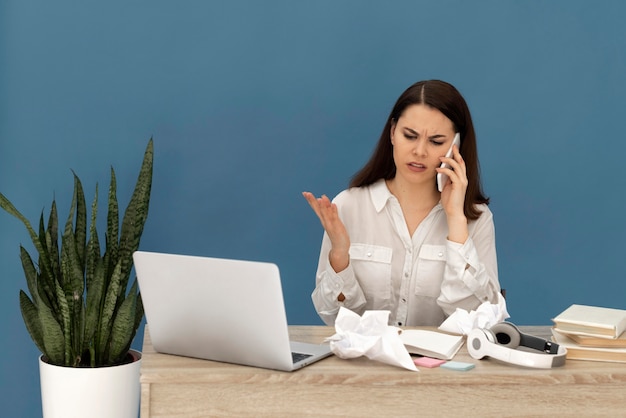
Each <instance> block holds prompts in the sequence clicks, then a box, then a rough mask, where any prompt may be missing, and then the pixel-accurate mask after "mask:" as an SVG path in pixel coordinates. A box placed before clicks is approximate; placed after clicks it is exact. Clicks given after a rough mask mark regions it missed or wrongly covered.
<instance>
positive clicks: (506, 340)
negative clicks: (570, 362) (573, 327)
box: [467, 322, 567, 369]
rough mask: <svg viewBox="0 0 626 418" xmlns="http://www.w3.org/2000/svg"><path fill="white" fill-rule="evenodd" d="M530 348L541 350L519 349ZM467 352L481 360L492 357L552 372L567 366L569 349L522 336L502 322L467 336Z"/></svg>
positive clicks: (477, 329)
mask: <svg viewBox="0 0 626 418" xmlns="http://www.w3.org/2000/svg"><path fill="white" fill-rule="evenodd" d="M518 347H527V348H530V349H532V350H536V351H539V353H533V352H531V351H523V350H518V349H517V348H518ZM467 351H468V352H469V354H470V356H472V357H473V358H475V359H477V360H480V359H482V358H483V357H492V358H494V359H496V360H500V361H503V362H505V363H510V364H515V365H518V366H525V367H534V368H539V369H549V368H551V367H557V366H562V365H564V364H565V356H566V354H567V349H566V348H565V347H562V346H560V345H558V344H556V343H553V342H552V341H548V340H545V339H543V338H540V337H535V336H533V335H528V334H523V333H522V332H520V330H519V329H518V328H517V327H516V326H515V325H513V324H512V323H510V322H500V323H498V324H495V325H494V326H492V327H491V328H489V329H480V328H476V329H473V330H471V331H470V333H469V334H468V336H467Z"/></svg>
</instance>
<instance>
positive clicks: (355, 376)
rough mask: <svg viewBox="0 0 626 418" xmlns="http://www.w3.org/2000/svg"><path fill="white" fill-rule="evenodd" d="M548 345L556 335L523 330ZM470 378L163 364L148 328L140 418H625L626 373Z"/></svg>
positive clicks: (392, 370)
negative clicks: (550, 339)
mask: <svg viewBox="0 0 626 418" xmlns="http://www.w3.org/2000/svg"><path fill="white" fill-rule="evenodd" d="M521 328H522V330H523V331H524V332H526V333H529V334H532V335H537V336H543V337H546V336H547V335H549V332H550V331H549V329H550V328H549V327H521ZM290 334H291V338H292V339H293V340H296V341H304V342H313V343H317V342H321V341H323V340H324V338H326V337H328V336H330V335H333V334H334V329H333V328H332V327H324V326H315V327H312V326H292V327H290ZM454 360H456V361H466V362H472V363H474V364H476V367H475V368H474V369H472V370H470V371H467V372H458V371H451V370H446V369H441V368H435V369H428V368H423V367H420V368H419V369H420V371H419V372H417V373H416V372H411V371H408V370H405V369H401V368H398V367H394V366H390V365H386V364H383V363H379V362H375V361H372V360H369V359H367V358H365V357H360V358H356V359H351V360H343V359H340V358H338V357H335V356H332V357H329V358H327V359H324V360H321V361H319V362H318V363H315V364H312V365H310V366H308V367H305V368H304V369H301V370H298V371H295V372H291V373H290V372H279V371H273V370H266V369H259V368H254V367H246V366H238V365H232V364H224V363H217V362H212V361H207V360H198V359H192V358H186V357H180V356H171V355H166V354H158V353H156V352H155V351H154V349H153V348H152V344H151V342H150V334H149V331H148V327H147V326H146V328H145V332H144V345H143V360H142V366H141V387H142V389H141V390H142V393H141V417H142V418H147V417H186V418H189V417H213V416H229V417H246V416H251V417H252V416H254V417H272V418H274V417H324V416H334V417H378V416H380V417H393V416H398V417H399V416H429V417H437V416H445V417H454V416H463V417H473V416H476V417H491V416H493V417H496V416H498V417H502V416H519V417H534V416H559V417H564V416H571V417H574V416H575V417H588V416H597V417H619V416H622V417H626V364H621V363H605V362H591V361H576V360H567V362H566V364H565V366H563V367H558V368H554V369H527V368H521V367H516V366H510V365H506V364H501V363H498V362H496V361H493V360H474V359H472V358H471V357H470V356H469V354H468V353H467V350H466V348H465V346H464V347H463V348H461V350H460V351H459V353H458V354H457V356H456V357H455V359H454Z"/></svg>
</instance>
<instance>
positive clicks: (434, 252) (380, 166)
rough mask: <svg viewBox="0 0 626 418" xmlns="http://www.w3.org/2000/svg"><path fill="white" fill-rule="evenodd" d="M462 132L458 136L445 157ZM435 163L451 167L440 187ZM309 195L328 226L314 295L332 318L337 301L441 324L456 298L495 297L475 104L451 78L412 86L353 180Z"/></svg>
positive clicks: (473, 303)
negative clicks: (333, 193) (331, 195)
mask: <svg viewBox="0 0 626 418" xmlns="http://www.w3.org/2000/svg"><path fill="white" fill-rule="evenodd" d="M456 133H459V135H460V139H461V146H460V147H457V146H456V145H455V146H454V147H452V155H451V157H449V158H447V157H446V156H445V155H446V152H447V151H448V150H449V149H450V146H451V144H452V141H453V138H454V136H455V134H456ZM442 163H446V164H447V165H448V166H449V168H441V167H440V165H441V164H442ZM437 173H443V174H445V175H447V176H448V180H447V183H446V184H445V185H444V187H443V191H442V192H441V193H440V192H439V191H438V188H437V185H436V176H437ZM303 195H304V197H305V198H306V200H307V201H308V202H309V204H310V205H311V207H312V208H313V210H314V211H315V213H316V214H317V216H318V217H319V219H320V221H321V223H322V226H323V227H324V237H323V240H322V248H321V251H320V259H319V265H318V269H317V277H316V287H315V290H314V291H313V294H312V299H313V303H314V305H315V308H316V310H317V312H318V314H319V315H320V317H321V318H322V320H323V321H324V322H325V323H326V324H328V325H333V324H334V321H335V318H336V316H337V313H338V311H339V308H340V307H341V306H344V307H346V308H348V309H350V310H352V311H354V312H356V313H359V314H362V313H363V312H364V311H365V310H389V311H390V312H391V314H390V322H391V323H392V324H394V325H397V326H416V325H429V326H438V325H440V324H441V323H442V322H443V321H444V320H445V319H446V318H447V317H448V316H449V315H450V314H451V313H453V312H454V311H455V310H456V308H462V309H465V310H468V311H469V310H472V309H475V308H477V307H478V306H479V305H480V304H481V303H483V302H485V301H490V302H491V303H497V301H498V294H499V292H500V284H499V282H498V272H497V260H496V245H495V229H494V224H493V216H492V213H491V211H490V210H489V208H488V207H487V204H488V203H489V199H488V198H487V197H485V196H484V195H483V192H482V189H481V183H480V173H479V164H478V155H477V149H476V137H475V133H474V126H473V124H472V119H471V116H470V112H469V109H468V107H467V104H466V103H465V100H464V99H463V97H462V96H461V94H460V93H459V92H458V91H457V89H456V88H454V87H453V86H452V85H450V84H448V83H446V82H443V81H439V80H429V81H421V82H418V83H416V84H414V85H412V86H411V87H409V88H408V89H407V90H406V91H404V93H402V95H401V96H400V97H399V98H398V100H397V102H396V104H395V106H394V107H393V109H392V111H391V114H390V115H389V118H388V119H387V123H386V124H385V127H384V129H383V132H382V134H381V136H380V139H379V141H378V145H377V147H376V149H375V151H374V153H373V155H372V157H371V158H370V160H369V161H368V162H367V164H366V165H365V166H364V167H363V168H362V169H361V170H360V171H359V172H358V173H356V175H355V176H354V177H353V179H352V181H351V183H350V188H349V189H348V190H344V191H343V192H341V193H340V194H339V195H338V196H337V197H336V198H335V199H334V200H333V202H331V201H330V200H329V199H328V197H326V196H324V195H323V196H321V197H320V198H316V197H315V196H314V195H313V194H311V193H309V192H304V193H303Z"/></svg>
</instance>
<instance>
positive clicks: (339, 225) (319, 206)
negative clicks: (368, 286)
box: [302, 192, 350, 272]
mask: <svg viewBox="0 0 626 418" xmlns="http://www.w3.org/2000/svg"><path fill="white" fill-rule="evenodd" d="M302 196H304V198H305V199H306V201H307V202H309V205H310V206H311V208H312V209H313V211H314V212H315V214H316V215H317V217H318V218H319V220H320V222H321V223H322V227H324V230H325V231H326V234H327V235H328V239H330V242H331V245H332V249H331V250H330V253H329V255H328V258H329V261H330V264H331V266H332V267H333V269H334V270H335V271H336V272H340V271H342V270H344V269H345V268H346V267H348V264H349V263H350V253H349V251H350V237H349V236H348V231H347V230H346V227H345V226H344V224H343V222H342V221H341V219H340V218H339V214H338V212H337V205H335V204H334V203H332V202H331V201H330V199H329V198H328V197H327V196H326V195H322V197H317V198H316V197H315V196H314V195H313V193H310V192H303V193H302Z"/></svg>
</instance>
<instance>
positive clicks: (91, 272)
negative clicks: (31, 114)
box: [0, 138, 153, 367]
mask: <svg viewBox="0 0 626 418" xmlns="http://www.w3.org/2000/svg"><path fill="white" fill-rule="evenodd" d="M152 164H153V142H152V138H151V139H150V141H149V142H148V146H147V148H146V150H145V153H144V158H143V163H142V165H141V169H140V172H139V177H138V178H137V183H136V185H135V189H134V191H133V194H132V196H131V199H130V202H129V204H128V207H127V208H126V211H125V213H124V214H123V219H122V223H121V227H120V223H119V216H120V213H119V209H118V201H117V192H116V190H117V182H116V177H115V171H114V170H113V168H112V167H111V178H110V185H109V191H108V207H107V209H108V210H107V212H108V213H107V222H106V231H105V237H104V238H105V243H104V249H103V248H102V247H101V243H100V238H99V236H98V231H97V229H96V215H97V212H98V185H97V184H96V193H95V197H94V199H93V202H92V204H91V215H90V218H89V225H88V224H87V222H88V220H87V216H88V213H87V206H86V203H85V195H84V193H83V187H82V184H81V181H80V179H79V178H78V176H77V175H76V173H73V175H74V193H73V197H72V204H71V208H70V213H69V216H68V218H67V221H66V222H65V226H64V229H63V231H62V233H61V234H59V223H58V216H57V205H56V201H55V200H54V199H53V200H52V205H51V208H50V213H49V217H48V223H47V225H45V224H44V213H43V211H42V214H41V217H40V219H39V226H38V231H36V230H35V229H34V228H33V227H32V225H31V223H30V222H29V221H28V219H26V218H25V217H24V216H23V215H22V214H21V213H20V212H19V211H18V210H17V209H16V208H15V206H13V204H12V203H11V202H10V201H9V200H8V199H7V198H6V197H5V196H4V195H3V194H2V193H0V207H2V209H4V210H5V211H6V212H8V213H9V214H11V215H13V216H15V217H17V218H18V219H19V220H21V221H22V223H23V224H24V225H25V226H26V229H27V230H28V233H29V235H30V239H31V241H32V243H33V245H34V247H35V250H36V251H37V256H38V257H37V263H36V264H35V263H34V262H33V258H32V257H31V256H30V254H29V253H28V252H27V251H26V249H24V247H23V246H21V245H20V258H21V262H22V268H23V270H24V275H25V277H26V283H27V286H28V291H29V293H30V297H29V295H28V294H27V293H26V292H25V291H24V290H20V308H21V311H22V317H23V319H24V323H25V325H26V328H27V330H28V332H29V334H30V336H31V338H32V340H33V341H34V343H35V344H36V345H37V347H38V348H39V350H40V351H41V352H42V354H43V356H44V359H45V360H46V361H47V362H49V363H52V364H56V365H59V366H69V367H102V366H109V365H115V364H119V363H121V362H123V361H125V359H126V358H127V355H128V352H129V350H130V345H131V342H132V340H133V338H134V337H135V334H136V333H137V329H138V328H139V325H140V323H141V321H142V319H143V316H144V311H143V305H142V302H141V295H140V293H139V289H138V285H137V281H136V280H134V281H133V283H132V285H131V286H130V289H128V283H129V278H130V274H131V270H132V267H133V259H132V255H133V252H134V251H135V250H137V249H138V247H139V240H140V237H141V234H142V232H143V228H144V224H145V222H146V219H147V216H148V206H149V202H150V190H151V188H152Z"/></svg>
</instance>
